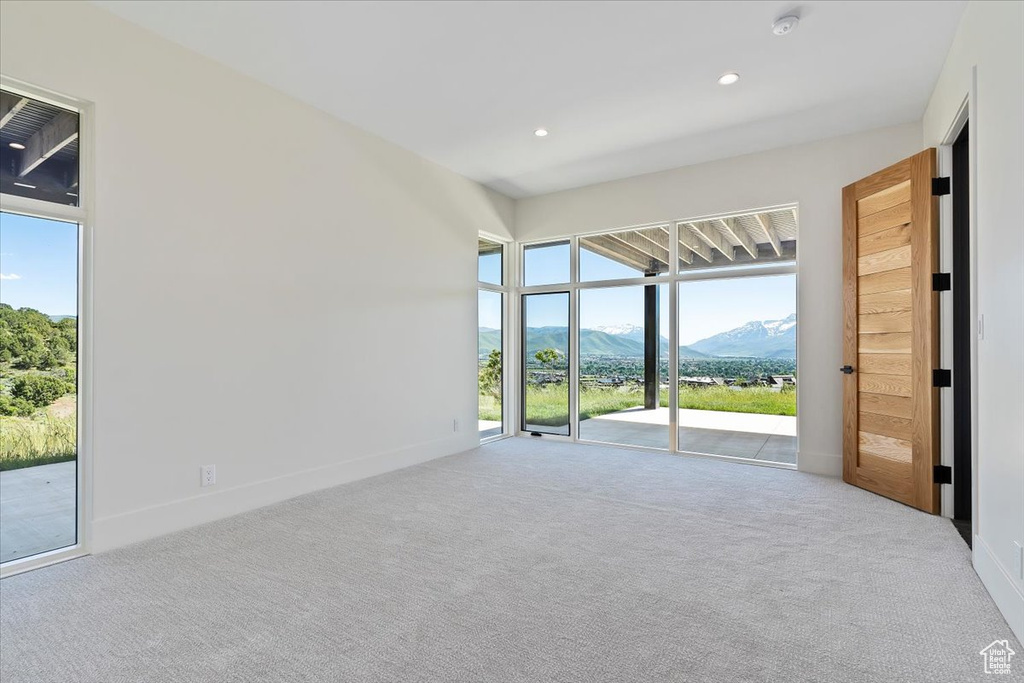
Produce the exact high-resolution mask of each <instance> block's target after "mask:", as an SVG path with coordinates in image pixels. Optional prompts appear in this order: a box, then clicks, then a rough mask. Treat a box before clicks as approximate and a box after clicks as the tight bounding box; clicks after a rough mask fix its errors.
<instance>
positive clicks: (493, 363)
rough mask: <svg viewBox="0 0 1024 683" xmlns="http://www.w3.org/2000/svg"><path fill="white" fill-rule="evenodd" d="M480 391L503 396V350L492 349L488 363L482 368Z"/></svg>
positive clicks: (499, 396) (496, 396)
mask: <svg viewBox="0 0 1024 683" xmlns="http://www.w3.org/2000/svg"><path fill="white" fill-rule="evenodd" d="M480 393H481V394H487V395H490V396H493V397H494V398H497V399H500V398H501V351H499V350H498V349H491V353H490V355H488V356H487V364H486V365H484V366H483V367H482V368H480Z"/></svg>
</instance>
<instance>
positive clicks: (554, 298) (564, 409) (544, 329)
mask: <svg viewBox="0 0 1024 683" xmlns="http://www.w3.org/2000/svg"><path fill="white" fill-rule="evenodd" d="M522 325H523V369H524V371H523V376H524V380H525V381H524V384H525V386H524V388H523V430H524V431H527V432H536V433H538V434H561V435H563V436H568V435H569V431H570V430H569V347H570V344H569V293H568V292H555V293H552V294H526V295H524V296H523V321H522Z"/></svg>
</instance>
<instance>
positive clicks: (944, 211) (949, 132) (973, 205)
mask: <svg viewBox="0 0 1024 683" xmlns="http://www.w3.org/2000/svg"><path fill="white" fill-rule="evenodd" d="M969 88H970V89H969V91H968V92H966V93H964V96H963V99H962V100H961V103H960V107H959V108H958V109H957V111H956V114H955V115H954V116H953V118H952V120H951V121H950V123H949V125H948V126H947V128H946V133H945V135H943V137H942V141H941V143H940V144H939V146H938V172H939V175H941V176H949V175H951V173H952V171H953V143H954V142H956V139H957V137H958V136H959V135H960V132H961V131H962V130H963V128H964V125H965V124H967V123H968V122H969V123H970V124H971V128H972V130H971V131H970V135H969V137H968V142H967V149H968V153H967V156H968V167H969V168H968V182H967V186H968V202H969V205H970V206H969V208H968V223H969V233H970V234H969V238H968V242H969V245H970V252H971V253H970V309H971V349H970V370H971V416H970V417H971V537H972V540H973V538H974V537H976V536H977V535H978V533H979V532H980V528H979V518H978V341H979V339H980V338H981V335H982V334H983V330H982V325H983V320H981V318H980V317H979V313H978V230H977V227H978V205H977V166H978V164H977V158H978V130H977V121H978V117H977V112H976V105H975V103H976V101H977V71H976V68H975V69H972V71H971V80H970V86H969ZM952 242H953V200H952V194H950V195H946V196H943V197H940V198H939V263H940V266H941V269H942V272H944V273H948V272H951V271H952ZM952 313H953V299H952V297H951V296H949V297H942V298H941V303H940V315H941V321H942V322H941V328H940V349H941V358H942V366H943V367H952V366H953V316H952ZM954 371H955V369H954ZM941 415H942V447H941V462H942V464H943V465H946V466H948V467H952V466H953V392H952V390H943V391H942V392H941ZM955 486H956V482H954V483H953V485H952V486H944V487H942V493H941V496H942V498H941V502H942V511H941V515H942V516H943V517H948V518H951V519H952V517H953V507H954V504H953V495H954V494H953V489H954V487H955ZM972 546H973V543H972Z"/></svg>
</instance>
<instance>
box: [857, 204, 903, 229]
mask: <svg viewBox="0 0 1024 683" xmlns="http://www.w3.org/2000/svg"><path fill="white" fill-rule="evenodd" d="M909 222H910V201H909V200H907V201H905V202H903V203H902V204H897V205H896V206H893V207H890V208H888V209H885V210H884V211H879V212H878V213H873V214H871V215H870V216H861V217H860V220H859V221H858V222H857V234H858V235H859V236H861V237H864V236H865V235H870V234H871V233H873V232H878V231H879V230H887V229H889V228H895V227H896V226H897V225H905V224H907V223H909Z"/></svg>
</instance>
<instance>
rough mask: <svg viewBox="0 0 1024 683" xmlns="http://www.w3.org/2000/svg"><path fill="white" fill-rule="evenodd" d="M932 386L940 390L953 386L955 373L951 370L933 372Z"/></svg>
mask: <svg viewBox="0 0 1024 683" xmlns="http://www.w3.org/2000/svg"><path fill="white" fill-rule="evenodd" d="M932 386H933V387H938V388H942V387H951V386H953V372H952V371H951V370H932Z"/></svg>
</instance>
